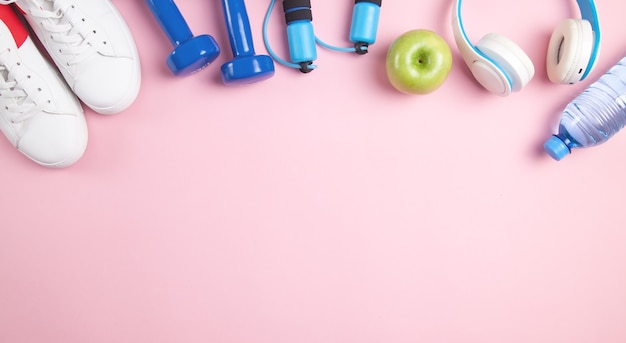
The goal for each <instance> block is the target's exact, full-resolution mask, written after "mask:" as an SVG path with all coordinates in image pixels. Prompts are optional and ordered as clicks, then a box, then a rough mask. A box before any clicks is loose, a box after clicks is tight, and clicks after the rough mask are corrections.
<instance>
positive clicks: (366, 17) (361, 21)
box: [263, 0, 382, 73]
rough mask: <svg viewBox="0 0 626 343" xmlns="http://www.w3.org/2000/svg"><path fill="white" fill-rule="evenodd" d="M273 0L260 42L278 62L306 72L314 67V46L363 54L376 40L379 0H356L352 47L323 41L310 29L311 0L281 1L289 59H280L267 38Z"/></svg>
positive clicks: (311, 17) (315, 56)
mask: <svg viewBox="0 0 626 343" xmlns="http://www.w3.org/2000/svg"><path fill="white" fill-rule="evenodd" d="M275 2H276V0H271V1H270V5H269V8H268V10H267V13H266V15H265V19H264V21H263V41H264V43H265V47H266V48H267V51H268V52H269V54H270V55H271V56H272V57H273V58H274V59H275V60H276V61H278V62H279V63H280V64H282V65H285V66H287V67H291V68H296V69H299V70H300V71H301V72H303V73H308V72H310V71H312V70H313V69H315V68H316V66H315V65H314V64H313V61H315V59H317V47H316V46H317V45H320V46H322V47H324V48H327V49H331V50H334V51H340V52H354V53H356V54H358V55H364V54H366V53H367V52H368V47H369V45H371V44H374V42H375V41H376V33H377V30H378V21H379V17H380V6H381V2H382V0H355V1H354V8H353V11H352V22H351V25H350V37H349V38H350V42H352V43H354V46H353V47H349V48H342V47H336V46H333V45H330V44H327V43H325V42H324V41H322V40H321V39H319V38H318V37H317V36H316V35H315V32H314V30H313V23H312V21H313V13H312V11H311V0H283V1H282V4H283V12H284V14H285V23H286V24H287V42H288V45H289V56H290V58H291V62H287V61H285V60H283V59H281V58H279V57H278V56H277V55H276V53H274V51H273V50H272V48H271V47H270V44H269V40H268V38H267V26H268V21H269V17H270V14H271V12H272V11H273V9H274V4H275Z"/></svg>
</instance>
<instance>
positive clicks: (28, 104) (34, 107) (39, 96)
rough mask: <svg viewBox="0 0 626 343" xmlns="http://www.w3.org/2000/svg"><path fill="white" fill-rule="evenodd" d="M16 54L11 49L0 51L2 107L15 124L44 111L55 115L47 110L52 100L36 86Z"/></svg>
mask: <svg viewBox="0 0 626 343" xmlns="http://www.w3.org/2000/svg"><path fill="white" fill-rule="evenodd" d="M15 53H16V52H14V51H12V49H11V48H5V49H4V50H2V51H0V98H2V103H3V105H1V106H2V107H3V108H2V111H3V112H5V113H6V114H8V116H9V119H10V120H11V122H12V123H13V124H17V123H21V122H23V121H25V120H27V119H28V118H30V117H32V116H33V115H35V114H37V113H40V112H42V111H43V112H46V113H53V112H52V111H49V110H46V109H45V107H46V105H47V104H49V103H51V100H50V99H46V98H45V96H44V92H42V89H41V88H40V87H38V86H37V85H35V81H34V80H33V78H32V76H31V75H30V74H29V72H28V69H26V68H25V67H24V66H22V63H21V62H20V61H19V59H18V57H16V56H15Z"/></svg>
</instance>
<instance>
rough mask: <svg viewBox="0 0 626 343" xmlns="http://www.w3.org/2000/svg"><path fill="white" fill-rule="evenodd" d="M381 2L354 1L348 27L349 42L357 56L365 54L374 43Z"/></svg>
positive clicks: (377, 0) (375, 0)
mask: <svg viewBox="0 0 626 343" xmlns="http://www.w3.org/2000/svg"><path fill="white" fill-rule="evenodd" d="M381 3H382V0H355V1H354V9H353V10H352V23H351V25H350V42H352V43H354V51H355V52H356V53H357V54H360V55H362V54H366V53H367V49H368V47H369V46H370V45H371V44H374V42H376V33H377V31H378V20H379V18H380V6H381Z"/></svg>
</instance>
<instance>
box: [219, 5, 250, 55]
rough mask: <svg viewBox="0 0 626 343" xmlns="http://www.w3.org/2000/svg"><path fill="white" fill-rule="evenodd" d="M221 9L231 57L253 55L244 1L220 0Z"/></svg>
mask: <svg viewBox="0 0 626 343" xmlns="http://www.w3.org/2000/svg"><path fill="white" fill-rule="evenodd" d="M222 8H223V9H224V19H225V20H226V29H227V30H228V39H229V41H230V48H231V50H232V52H233V56H235V57H239V56H248V55H254V43H253V42H252V32H251V31H250V20H249V19H248V12H247V11H246V5H245V3H244V0H222Z"/></svg>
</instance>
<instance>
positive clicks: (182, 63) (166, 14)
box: [146, 0, 220, 75]
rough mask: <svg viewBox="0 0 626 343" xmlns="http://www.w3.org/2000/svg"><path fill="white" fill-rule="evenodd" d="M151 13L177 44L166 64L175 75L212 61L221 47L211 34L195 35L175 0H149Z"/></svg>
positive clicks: (184, 73) (197, 68)
mask: <svg viewBox="0 0 626 343" xmlns="http://www.w3.org/2000/svg"><path fill="white" fill-rule="evenodd" d="M146 3H147V4H148V7H150V10H151V11H152V14H153V15H154V17H155V18H156V19H157V21H158V22H159V25H161V28H162V29H163V31H165V33H166V34H167V37H168V38H169V40H170V42H172V44H173V45H174V51H172V53H171V54H170V55H169V56H168V57H167V66H168V67H169V68H170V70H171V71H172V72H173V73H174V74H175V75H189V74H191V73H194V72H197V71H199V70H201V69H202V68H204V67H206V66H207V65H209V64H210V63H211V62H213V61H214V60H215V59H216V58H217V56H219V54H220V48H219V46H218V45H217V42H216V41H215V39H213V37H211V36H209V35H199V36H194V35H193V34H192V33H191V30H190V29H189V26H188V25H187V23H186V22H185V19H184V18H183V16H182V14H181V13H180V11H179V10H178V7H177V6H176V4H175V3H174V0H146Z"/></svg>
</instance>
